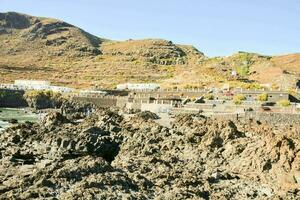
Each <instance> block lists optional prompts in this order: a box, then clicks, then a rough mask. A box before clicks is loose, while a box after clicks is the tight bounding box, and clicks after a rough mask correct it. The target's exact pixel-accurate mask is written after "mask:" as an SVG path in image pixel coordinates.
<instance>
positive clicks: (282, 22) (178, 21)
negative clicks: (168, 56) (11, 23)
mask: <svg viewBox="0 0 300 200" xmlns="http://www.w3.org/2000/svg"><path fill="white" fill-rule="evenodd" d="M8 11H15V12H21V13H26V14H29V15H34V16H43V17H51V18H57V19H61V20H63V21H66V22H68V23H71V24H73V25H76V26H78V27H80V28H82V29H84V30H85V31H87V32H89V33H92V34H94V35H97V36H99V37H102V38H107V39H113V40H127V39H145V38H162V39H166V40H171V41H172V42H174V43H178V44H189V45H193V46H195V47H196V48H197V49H198V50H200V51H202V52H203V53H204V54H205V55H207V56H227V55H231V54H233V53H235V52H237V51H247V52H256V53H260V54H264V55H280V54H288V53H299V52H300V22H299V20H300V0H206V1H204V0H185V1H184V0H148V1H146V0H0V12H8Z"/></svg>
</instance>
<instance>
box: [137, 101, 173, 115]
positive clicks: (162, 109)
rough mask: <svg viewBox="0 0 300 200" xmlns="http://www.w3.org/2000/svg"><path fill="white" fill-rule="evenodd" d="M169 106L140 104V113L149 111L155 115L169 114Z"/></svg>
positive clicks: (170, 106)
mask: <svg viewBox="0 0 300 200" xmlns="http://www.w3.org/2000/svg"><path fill="white" fill-rule="evenodd" d="M171 108H172V105H171V104H154V103H142V104H141V111H151V112H155V113H169V112H170V111H171Z"/></svg>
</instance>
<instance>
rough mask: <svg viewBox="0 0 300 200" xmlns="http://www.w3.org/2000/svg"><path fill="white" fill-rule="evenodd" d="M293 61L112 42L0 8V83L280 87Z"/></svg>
mask: <svg viewBox="0 0 300 200" xmlns="http://www.w3.org/2000/svg"><path fill="white" fill-rule="evenodd" d="M299 64H300V54H293V55H286V56H277V57H268V56H261V55H258V54H251V53H245V52H239V53H237V54H234V55H232V56H229V57H217V58H207V57H205V55H204V54H203V53H201V52H200V51H198V50H197V49H196V48H194V47H193V46H189V45H177V44H174V43H172V42H171V41H167V40H161V39H145V40H127V41H112V40H108V39H103V38H99V37H96V36H93V35H91V34H89V33H87V32H85V31H83V30H82V29H80V28H78V27H75V26H73V25H70V24H68V23H66V22H63V21H60V20H56V19H49V18H42V17H33V16H29V15H25V14H20V13H14V12H9V13H0V73H1V75H0V77H1V79H2V80H1V82H7V83H8V82H11V81H13V80H14V79H20V78H22V79H46V80H50V81H52V82H54V83H55V84H59V85H66V86H72V87H78V88H80V87H92V86H98V87H114V86H115V85H116V84H118V83H122V82H128V81H131V82H158V83H161V84H162V85H163V86H164V87H185V88H186V87H202V86H206V85H212V84H213V85H216V84H223V83H225V82H228V81H230V82H232V83H233V84H236V85H241V86H245V84H246V85H247V84H249V83H243V82H242V81H244V82H245V80H246V81H247V82H259V83H274V85H277V86H280V85H281V84H282V80H284V83H287V84H288V85H294V84H295V82H296V81H297V80H298V78H299V74H300V68H299ZM232 70H236V71H238V72H239V73H240V75H241V76H240V78H239V80H232V78H231V76H230V74H231V71H232ZM278 77H281V78H280V79H279V78H278ZM241 79H243V80H242V81H241ZM251 84H253V83H251Z"/></svg>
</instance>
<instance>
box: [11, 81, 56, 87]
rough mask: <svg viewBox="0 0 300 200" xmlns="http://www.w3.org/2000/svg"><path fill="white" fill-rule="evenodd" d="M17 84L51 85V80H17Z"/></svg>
mask: <svg viewBox="0 0 300 200" xmlns="http://www.w3.org/2000/svg"><path fill="white" fill-rule="evenodd" d="M15 85H23V86H37V85H38V86H50V85H51V83H50V81H38V80H15Z"/></svg>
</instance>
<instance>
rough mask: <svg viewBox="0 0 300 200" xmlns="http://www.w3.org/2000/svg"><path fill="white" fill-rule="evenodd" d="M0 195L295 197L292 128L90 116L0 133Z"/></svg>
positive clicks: (54, 116) (103, 113)
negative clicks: (161, 122)
mask: <svg viewBox="0 0 300 200" xmlns="http://www.w3.org/2000/svg"><path fill="white" fill-rule="evenodd" d="M0 141H1V143H0V150H1V154H0V155H1V156H0V158H1V159H0V161H1V162H0V165H1V167H0V169H1V170H0V198H1V199H9V198H10V199H12V198H13V199H28V198H31V199H36V198H49V199H51V198H57V199H70V198H75V199H77V198H84V199H89V198H91V199H93V198H96V199H122V198H128V199H220V198H223V199H297V197H299V195H300V193H299V192H300V191H299V185H300V173H299V164H300V159H299V158H300V154H299V152H300V146H299V144H300V143H299V142H300V138H299V127H298V126H295V127H271V126H268V125H265V124H261V125H258V124H251V126H250V125H248V126H245V125H242V124H234V123H233V122H230V121H216V120H211V119H209V118H205V117H202V116H197V115H184V116H178V117H177V118H176V119H175V121H174V122H173V125H172V127H171V128H166V127H163V126H160V125H158V124H157V123H156V122H154V121H153V120H152V119H145V118H144V117H143V115H139V114H137V115H135V116H134V117H132V118H129V119H127V118H124V117H123V116H121V115H119V114H118V113H117V112H116V111H112V110H98V111H97V112H94V113H93V114H90V115H89V116H87V117H84V120H83V121H80V122H79V121H72V120H70V119H68V118H67V117H66V116H64V115H62V114H60V113H50V114H48V115H47V117H46V118H45V119H44V120H43V121H42V122H41V123H39V124H32V123H26V124H19V125H16V126H14V127H12V128H9V129H8V130H6V131H5V132H4V133H1V134H0Z"/></svg>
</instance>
